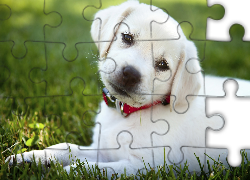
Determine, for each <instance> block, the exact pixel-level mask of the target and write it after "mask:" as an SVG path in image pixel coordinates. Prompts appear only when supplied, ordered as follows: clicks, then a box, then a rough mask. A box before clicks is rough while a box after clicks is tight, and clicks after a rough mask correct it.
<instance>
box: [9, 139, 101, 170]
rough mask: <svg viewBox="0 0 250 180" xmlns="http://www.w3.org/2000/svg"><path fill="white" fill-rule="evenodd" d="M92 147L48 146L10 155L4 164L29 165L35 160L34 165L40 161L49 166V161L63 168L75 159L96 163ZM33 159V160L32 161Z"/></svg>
mask: <svg viewBox="0 0 250 180" xmlns="http://www.w3.org/2000/svg"><path fill="white" fill-rule="evenodd" d="M92 147H93V146H88V147H81V148H80V147H79V146H78V145H75V144H69V143H60V144H56V145H53V146H50V147H48V148H46V149H44V150H34V151H30V152H24V153H22V154H17V155H12V156H9V157H8V158H7V159H6V162H7V161H9V164H10V165H13V162H14V161H15V160H16V162H17V164H21V163H23V161H24V162H28V163H31V162H32V160H35V162H36V163H38V162H39V160H40V161H41V163H42V164H44V165H49V163H50V162H51V161H54V162H56V161H58V162H59V163H61V164H62V165H63V166H67V165H69V164H70V163H71V162H74V161H75V160H76V159H80V160H81V161H84V160H87V161H90V162H91V161H92V162H96V161H97V153H96V150H91V149H93V148H92ZM33 158H34V159H33Z"/></svg>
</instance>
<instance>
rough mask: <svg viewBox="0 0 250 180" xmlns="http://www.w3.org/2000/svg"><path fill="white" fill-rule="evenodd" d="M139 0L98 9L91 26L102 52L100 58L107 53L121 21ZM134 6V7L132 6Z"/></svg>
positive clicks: (96, 42)
mask: <svg viewBox="0 0 250 180" xmlns="http://www.w3.org/2000/svg"><path fill="white" fill-rule="evenodd" d="M136 5H139V2H138V1H128V2H125V3H123V4H121V5H119V6H111V7H109V8H107V9H104V10H101V11H98V12H97V13H96V15H95V20H94V21H93V23H92V26H91V36H92V39H93V40H94V41H95V44H96V46H97V48H98V50H99V52H100V58H103V57H105V56H106V55H107V53H108V50H109V48H110V46H111V43H112V41H115V40H116V32H117V30H118V29H119V26H120V24H121V22H122V21H123V20H124V19H125V18H126V17H128V16H129V14H130V13H131V12H132V11H133V10H134V7H135V6H136ZM132 7H133V8H132Z"/></svg>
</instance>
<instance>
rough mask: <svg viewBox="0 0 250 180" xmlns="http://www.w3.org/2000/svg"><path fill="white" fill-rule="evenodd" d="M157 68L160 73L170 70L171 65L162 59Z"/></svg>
mask: <svg viewBox="0 0 250 180" xmlns="http://www.w3.org/2000/svg"><path fill="white" fill-rule="evenodd" d="M155 66H156V67H157V69H158V70H159V71H166V70H169V65H168V62H167V61H166V59H162V60H160V61H157V62H156V65H155Z"/></svg>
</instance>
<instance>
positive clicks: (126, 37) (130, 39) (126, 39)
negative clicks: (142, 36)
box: [122, 33, 134, 45]
mask: <svg viewBox="0 0 250 180" xmlns="http://www.w3.org/2000/svg"><path fill="white" fill-rule="evenodd" d="M133 39H134V38H133V36H132V34H124V33H122V41H123V42H125V43H126V44H127V45H131V44H133V42H134V40H133Z"/></svg>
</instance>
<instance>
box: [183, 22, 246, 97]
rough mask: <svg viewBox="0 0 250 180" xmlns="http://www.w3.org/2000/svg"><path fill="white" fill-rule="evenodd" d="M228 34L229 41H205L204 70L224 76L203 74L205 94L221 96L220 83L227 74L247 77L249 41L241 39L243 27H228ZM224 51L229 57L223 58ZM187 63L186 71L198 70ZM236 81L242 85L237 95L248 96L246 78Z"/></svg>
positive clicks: (222, 93)
mask: <svg viewBox="0 0 250 180" xmlns="http://www.w3.org/2000/svg"><path fill="white" fill-rule="evenodd" d="M230 35H231V38H232V41H230V42H220V41H207V42H206V51H205V58H204V60H203V61H202V66H203V68H204V69H205V71H209V72H210V73H212V74H215V75H218V76H224V77H218V78H213V77H211V76H205V94H206V95H212V96H223V95H224V92H223V88H222V84H223V82H224V81H225V80H226V79H227V77H228V76H230V75H231V76H232V72H233V76H234V77H240V78H243V79H249V77H248V75H247V72H248V69H249V68H250V67H249V63H248V59H247V57H248V49H249V48H250V43H249V42H248V41H242V37H243V36H244V29H243V28H242V26H240V25H233V26H232V27H231V28H230ZM224 51H226V52H227V53H229V54H230V58H225V56H224V54H225V52H224ZM189 63H191V61H190V62H188V63H187V71H189V72H190V73H197V72H199V71H194V70H191V69H190V68H189V67H191V66H190V65H189ZM188 66H189V67H188ZM218 67H219V68H218ZM229 69H231V71H228V70H229ZM229 72H230V74H229ZM237 81H238V83H239V84H240V87H241V86H243V87H244V88H242V89H239V91H238V92H237V95H241V96H249V95H250V92H249V91H248V90H247V89H248V88H249V86H250V84H249V83H248V82H247V81H246V80H240V79H237Z"/></svg>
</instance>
